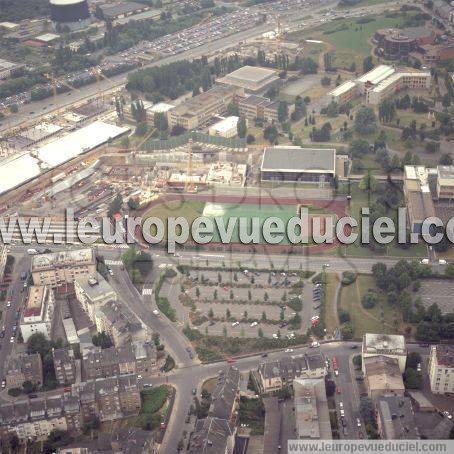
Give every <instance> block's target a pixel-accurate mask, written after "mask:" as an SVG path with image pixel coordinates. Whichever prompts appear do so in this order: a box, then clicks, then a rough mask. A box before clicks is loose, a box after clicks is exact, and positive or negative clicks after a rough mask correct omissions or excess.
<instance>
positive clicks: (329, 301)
mask: <svg viewBox="0 0 454 454" xmlns="http://www.w3.org/2000/svg"><path fill="white" fill-rule="evenodd" d="M338 283H339V279H338V276H337V274H332V273H328V274H327V275H326V297H325V328H326V332H327V333H328V334H331V333H332V332H334V330H335V329H336V328H338V327H339V324H338V322H337V305H336V301H335V296H336V288H337V284H338Z"/></svg>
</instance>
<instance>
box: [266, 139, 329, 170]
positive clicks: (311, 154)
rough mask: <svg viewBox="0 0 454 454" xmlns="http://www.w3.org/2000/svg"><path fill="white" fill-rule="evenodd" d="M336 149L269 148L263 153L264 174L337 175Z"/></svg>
mask: <svg viewBox="0 0 454 454" xmlns="http://www.w3.org/2000/svg"><path fill="white" fill-rule="evenodd" d="M335 170H336V150H335V149H334V148H300V147H293V146H288V147H284V146H280V147H268V148H265V151H264V152H263V159H262V165H261V171H262V172H265V171H267V172H316V173H325V172H331V173H335Z"/></svg>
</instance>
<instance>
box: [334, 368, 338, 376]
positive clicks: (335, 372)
mask: <svg viewBox="0 0 454 454" xmlns="http://www.w3.org/2000/svg"><path fill="white" fill-rule="evenodd" d="M334 375H335V376H336V377H338V376H339V371H338V370H337V369H336V370H335V371H334Z"/></svg>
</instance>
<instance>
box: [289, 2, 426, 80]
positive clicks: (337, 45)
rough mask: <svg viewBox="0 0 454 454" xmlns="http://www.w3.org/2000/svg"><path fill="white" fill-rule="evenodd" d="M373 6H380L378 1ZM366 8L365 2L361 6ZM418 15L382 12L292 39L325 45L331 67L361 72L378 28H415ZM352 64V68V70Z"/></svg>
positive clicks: (297, 35)
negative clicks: (329, 54)
mask: <svg viewBox="0 0 454 454" xmlns="http://www.w3.org/2000/svg"><path fill="white" fill-rule="evenodd" d="M376 3H383V2H380V1H377V2H376ZM364 4H365V5H366V3H364ZM416 13H417V12H415V11H404V12H392V13H385V14H381V15H376V16H365V17H361V18H356V17H355V18H346V19H339V20H335V21H332V22H329V23H327V24H323V25H321V26H319V27H317V28H316V29H314V30H310V31H305V32H301V33H295V34H293V35H292V39H294V40H299V39H314V40H320V41H323V42H324V43H325V44H326V49H325V50H326V51H329V52H333V54H334V60H333V65H334V66H335V67H339V68H345V69H353V70H354V71H355V70H356V71H359V72H361V70H362V61H363V59H364V58H365V57H367V56H368V55H370V53H371V50H372V45H371V43H370V39H371V38H372V37H373V35H374V33H375V32H376V31H377V30H379V29H381V28H401V27H405V26H411V25H414V24H413V23H412V18H413V17H414V16H415V14H416ZM352 63H355V66H354V67H352Z"/></svg>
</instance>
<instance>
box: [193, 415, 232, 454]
mask: <svg viewBox="0 0 454 454" xmlns="http://www.w3.org/2000/svg"><path fill="white" fill-rule="evenodd" d="M230 435H233V430H232V427H231V425H230V423H229V422H228V421H226V420H225V419H218V418H213V417H211V416H209V417H207V418H205V419H199V420H198V421H197V424H196V426H195V430H194V432H193V434H192V436H191V440H190V443H189V449H188V453H189V454H219V453H223V452H226V447H227V440H228V437H229V436H230Z"/></svg>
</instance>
